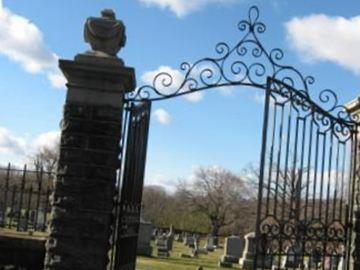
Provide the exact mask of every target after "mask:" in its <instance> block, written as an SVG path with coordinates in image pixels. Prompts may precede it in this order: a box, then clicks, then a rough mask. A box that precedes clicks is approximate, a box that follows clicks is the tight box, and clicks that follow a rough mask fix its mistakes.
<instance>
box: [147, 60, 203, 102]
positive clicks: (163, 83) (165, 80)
mask: <svg viewBox="0 0 360 270" xmlns="http://www.w3.org/2000/svg"><path fill="white" fill-rule="evenodd" d="M166 74H169V75H170V76H168V75H166ZM156 76H158V78H159V79H156V83H157V84H156V85H155V87H156V89H158V90H159V91H160V92H161V93H163V94H165V95H168V94H171V93H174V92H175V91H176V90H178V89H179V88H180V86H181V84H182V83H183V81H184V75H183V74H182V73H181V72H180V71H179V70H176V69H173V68H171V67H169V66H160V67H159V68H158V69H156V70H153V71H147V72H145V73H144V74H143V75H142V76H141V79H142V81H143V82H144V83H145V84H148V85H153V81H154V79H155V77H156ZM187 90H188V88H187V87H186V86H185V87H183V91H187ZM203 97H204V94H203V93H201V92H194V93H191V94H186V95H184V98H185V99H186V100H188V101H190V102H199V101H201V100H202V99H203Z"/></svg>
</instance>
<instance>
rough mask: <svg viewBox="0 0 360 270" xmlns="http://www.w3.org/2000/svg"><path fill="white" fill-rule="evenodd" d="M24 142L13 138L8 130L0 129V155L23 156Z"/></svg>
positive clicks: (18, 138)
mask: <svg viewBox="0 0 360 270" xmlns="http://www.w3.org/2000/svg"><path fill="white" fill-rule="evenodd" d="M25 151H26V140H25V139H24V138H22V137H19V136H15V135H14V134H13V133H12V132H11V131H10V130H8V129H6V128H4V127H0V154H19V155H21V154H24V153H25Z"/></svg>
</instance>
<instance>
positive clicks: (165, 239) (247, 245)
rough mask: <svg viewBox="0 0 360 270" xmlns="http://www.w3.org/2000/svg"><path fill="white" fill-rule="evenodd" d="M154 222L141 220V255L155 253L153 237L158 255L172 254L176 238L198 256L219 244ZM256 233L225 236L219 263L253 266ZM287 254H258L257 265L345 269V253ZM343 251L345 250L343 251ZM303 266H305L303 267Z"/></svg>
mask: <svg viewBox="0 0 360 270" xmlns="http://www.w3.org/2000/svg"><path fill="white" fill-rule="evenodd" d="M154 231H155V232H156V230H154V229H153V225H152V224H151V223H148V222H145V221H143V220H141V223H140V230H139V238H138V255H144V256H151V253H152V247H151V244H150V242H151V240H152V239H154V238H156V242H155V243H156V248H157V254H158V256H169V255H170V251H172V248H173V241H174V240H175V241H178V242H182V243H183V244H184V245H185V246H187V247H189V248H190V249H191V254H182V256H184V257H185V256H186V257H196V256H197V255H199V254H207V253H208V252H212V251H214V250H215V249H216V248H217V247H218V239H217V238H216V237H213V236H211V235H209V236H208V237H207V239H206V242H205V246H204V247H203V248H202V247H200V246H199V236H198V235H197V234H190V233H178V234H174V232H173V230H172V228H170V230H169V231H168V232H162V233H159V232H157V233H155V234H154ZM255 249H256V246H255V233H249V234H247V235H245V237H244V239H241V238H240V237H237V236H230V237H227V238H226V239H225V248H224V254H223V256H221V258H220V261H219V265H220V266H223V267H231V266H232V265H233V264H240V267H241V268H242V269H249V270H251V269H253V268H254V260H255ZM286 253H287V255H286V256H283V257H281V259H280V261H279V260H277V259H276V258H273V257H271V256H262V257H261V258H259V257H260V256H259V255H258V258H257V260H258V262H257V265H258V267H259V268H264V269H287V268H290V269H291V268H293V269H296V268H302V269H312V268H313V269H324V270H341V269H342V265H343V258H342V257H341V256H336V255H335V256H331V257H330V256H329V257H325V258H322V256H321V254H320V252H319V253H316V252H315V253H314V255H313V256H312V257H310V258H309V259H307V260H304V258H303V257H304V256H302V255H301V250H300V248H299V247H296V246H295V247H289V248H288V250H287V252H286ZM339 253H341V252H339ZM302 265H303V266H302Z"/></svg>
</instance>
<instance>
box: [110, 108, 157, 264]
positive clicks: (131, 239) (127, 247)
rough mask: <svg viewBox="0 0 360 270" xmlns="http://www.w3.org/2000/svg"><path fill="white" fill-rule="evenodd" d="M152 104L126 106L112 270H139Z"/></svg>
mask: <svg viewBox="0 0 360 270" xmlns="http://www.w3.org/2000/svg"><path fill="white" fill-rule="evenodd" d="M150 111H151V102H142V103H140V104H135V103H133V102H128V103H126V104H125V110H124V116H123V117H124V118H123V128H124V130H123V136H122V139H121V156H120V160H121V168H120V170H119V174H118V181H117V190H118V193H117V196H116V197H115V209H114V214H115V219H114V228H113V236H112V251H111V259H110V269H114V270H135V266H136V251H137V241H138V232H139V224H140V212H141V200H142V191H143V182H144V172H145V160H146V149H147V141H148V133H149V122H150Z"/></svg>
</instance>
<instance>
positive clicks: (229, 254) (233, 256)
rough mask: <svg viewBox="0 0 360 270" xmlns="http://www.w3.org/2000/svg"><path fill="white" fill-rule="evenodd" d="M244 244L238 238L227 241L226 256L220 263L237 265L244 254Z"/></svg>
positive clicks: (232, 237)
mask: <svg viewBox="0 0 360 270" xmlns="http://www.w3.org/2000/svg"><path fill="white" fill-rule="evenodd" d="M243 248H244V242H243V240H242V239H241V238H240V237H238V236H230V237H227V238H226V239H225V250H224V255H223V256H221V258H220V262H221V263H224V264H228V263H230V264H232V263H237V262H238V261H239V258H240V256H241V254H242V252H243Z"/></svg>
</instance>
